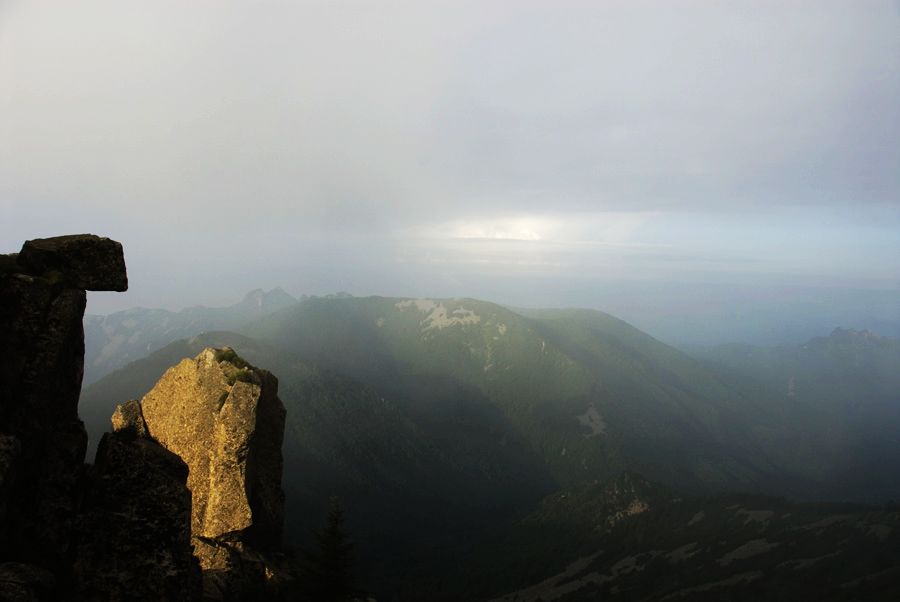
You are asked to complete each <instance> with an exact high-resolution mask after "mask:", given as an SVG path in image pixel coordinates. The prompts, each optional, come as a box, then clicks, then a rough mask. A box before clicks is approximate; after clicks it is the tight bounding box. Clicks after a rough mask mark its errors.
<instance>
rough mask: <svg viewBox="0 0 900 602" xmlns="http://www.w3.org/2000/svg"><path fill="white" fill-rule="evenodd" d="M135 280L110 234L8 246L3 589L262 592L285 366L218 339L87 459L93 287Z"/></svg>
mask: <svg viewBox="0 0 900 602" xmlns="http://www.w3.org/2000/svg"><path fill="white" fill-rule="evenodd" d="M127 287H128V278H127V275H126V272H125V259H124V256H123V252H122V245H120V244H119V243H117V242H115V241H113V240H110V239H108V238H100V237H98V236H94V235H91V234H83V235H74V236H61V237H57V238H47V239H41V240H32V241H28V242H26V243H25V244H24V246H23V247H22V250H21V252H20V253H18V254H11V255H0V352H2V357H3V362H0V600H21V601H44V600H54V601H56V600H73V601H74V600H78V601H83V600H84V601H97V602H99V601H101V600H103V601H107V600H117V601H121V602H124V601H132V600H133V601H135V602H137V601H139V600H158V601H173V602H174V601H177V602H194V601H197V600H200V599H201V598H204V599H209V600H243V599H254V600H255V599H264V596H265V595H266V594H267V593H270V592H271V591H272V583H273V582H277V580H278V579H277V574H276V573H277V570H276V569H275V568H274V565H273V564H272V562H271V560H270V559H271V558H272V557H274V556H275V555H276V553H277V552H278V550H279V549H280V546H281V536H282V524H283V505H284V493H283V492H282V490H281V470H282V458H281V442H282V437H283V433H284V419H285V410H284V406H283V405H282V403H281V401H280V400H279V399H278V395H277V392H278V381H277V379H275V377H274V376H272V375H271V374H269V373H268V372H266V371H265V370H259V369H257V368H254V367H252V366H250V365H249V364H247V363H246V362H244V361H243V360H242V359H240V358H239V357H238V356H237V354H236V353H234V351H232V350H231V349H227V348H226V349H223V350H218V351H217V350H213V349H207V350H205V351H204V352H203V353H201V354H200V355H199V356H198V357H197V358H196V359H194V360H184V361H183V362H181V364H179V365H178V366H176V367H174V368H172V369H170V370H169V371H168V372H167V373H166V374H165V375H164V376H163V378H162V379H161V380H160V382H159V383H158V384H157V385H156V387H154V388H153V390H152V391H150V393H148V394H147V396H146V397H144V399H143V401H142V402H138V401H129V402H126V403H123V404H121V405H120V406H119V407H118V408H116V411H115V413H114V415H113V416H112V426H113V432H112V433H107V434H106V435H105V436H104V437H103V439H102V441H101V442H100V446H99V449H98V452H97V457H96V462H95V465H93V466H85V464H84V455H85V447H86V442H87V435H86V433H85V430H84V425H83V424H82V422H81V420H80V419H79V418H78V397H79V392H80V388H81V379H82V374H83V367H84V330H83V327H82V319H83V315H84V309H85V304H86V293H85V291H86V290H113V291H124V290H125V289H126V288H127ZM201 567H202V569H203V572H202V578H201Z"/></svg>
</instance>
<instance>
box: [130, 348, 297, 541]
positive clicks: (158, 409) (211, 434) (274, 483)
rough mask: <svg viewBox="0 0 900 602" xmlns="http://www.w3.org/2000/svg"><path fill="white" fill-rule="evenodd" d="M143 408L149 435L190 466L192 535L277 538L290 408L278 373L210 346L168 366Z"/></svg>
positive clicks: (244, 538) (142, 403)
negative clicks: (283, 400) (287, 409)
mask: <svg viewBox="0 0 900 602" xmlns="http://www.w3.org/2000/svg"><path fill="white" fill-rule="evenodd" d="M141 410H142V413H143V419H144V421H145V423H146V425H147V430H148V432H149V434H150V436H151V437H153V438H154V439H156V440H157V441H159V443H160V444H162V445H163V446H164V447H165V448H166V449H168V450H170V451H172V452H173V453H175V454H177V455H178V456H179V457H180V458H181V459H182V460H184V462H185V463H186V464H187V465H188V467H189V468H190V475H189V476H188V487H189V488H190V490H191V492H192V496H193V506H194V507H193V511H192V517H191V525H192V530H193V532H194V534H195V535H197V536H202V537H206V538H217V537H225V536H227V537H228V538H229V539H235V540H236V539H240V540H242V541H244V542H246V543H248V544H252V545H254V546H256V547H258V548H261V549H266V548H277V547H278V546H279V545H280V543H281V526H282V523H283V503H284V493H283V492H282V490H281V469H282V458H281V442H282V437H283V433H284V418H285V410H284V406H283V405H282V403H281V400H280V399H278V380H277V379H276V378H275V377H274V376H272V375H271V374H270V373H268V372H266V371H265V370H259V369H257V368H253V367H252V366H249V364H247V363H246V362H244V361H243V360H242V359H240V358H239V357H238V356H237V355H236V354H235V353H234V352H233V351H232V350H230V349H228V348H225V349H222V350H215V349H211V348H207V349H205V350H203V351H202V352H201V353H200V354H199V355H198V356H197V357H196V358H194V359H185V360H182V361H181V363H179V364H178V365H177V366H175V367H173V368H170V369H169V370H167V371H166V373H165V374H164V375H163V377H162V378H161V379H160V380H159V382H158V383H156V386H155V387H153V389H152V390H151V391H150V392H149V393H147V394H146V395H145V396H144V398H143V399H142V400H141Z"/></svg>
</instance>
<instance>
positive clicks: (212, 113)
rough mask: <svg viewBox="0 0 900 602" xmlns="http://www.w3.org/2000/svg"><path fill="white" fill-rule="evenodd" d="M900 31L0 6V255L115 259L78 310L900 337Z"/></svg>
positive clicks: (616, 12) (523, 3)
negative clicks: (830, 317) (384, 301)
mask: <svg viewBox="0 0 900 602" xmlns="http://www.w3.org/2000/svg"><path fill="white" fill-rule="evenodd" d="M898 31H900V3H898V2H896V1H894V2H890V1H887V2H879V1H875V0H873V1H859V0H856V1H853V0H847V1H844V2H829V1H816V2H807V1H794V2H792V1H785V0H780V1H777V2H776V1H772V2H766V1H754V2H728V1H723V2H715V3H713V2H708V1H696V2H678V1H674V2H670V1H665V2H663V1H659V2H642V1H640V0H638V1H628V2H625V1H622V2H614V1H607V2H597V1H584V2H574V1H566V0H554V1H552V2H550V1H542V2H534V1H529V0H516V1H513V0H506V1H491V0H478V1H473V2H469V1H465V0H457V1H452V2H450V1H447V2H444V1H440V2H439V1H428V0H415V1H408V2H392V1H387V0H383V1H379V2H362V1H354V2H350V1H342V0H327V1H324V0H323V1H305V0H300V1H290V2H273V1H265V0H263V1H258V2H249V1H248V2H229V1H217V2H211V1H196V2H180V1H179V2H167V1H156V2H132V1H128V0H125V1H123V0H115V1H110V2H97V1H92V0H87V1H83V2H78V3H74V2H65V3H60V2H50V1H48V2H43V1H41V0H28V1H8V0H0V211H2V215H3V220H2V222H0V244H2V248H0V252H14V251H16V250H18V248H19V247H20V246H21V243H22V241H23V240H25V239H28V238H37V237H43V236H52V235H58V234H66V233H75V232H93V233H96V234H100V235H104V236H109V237H112V238H115V239H116V240H119V241H121V242H122V243H123V244H124V246H125V253H126V262H127V264H128V270H129V278H130V285H131V286H130V290H129V292H128V293H125V294H112V293H97V294H92V295H91V296H90V298H89V311H91V312H94V313H106V312H110V311H115V310H118V309H123V308H126V307H132V306H145V307H167V308H179V307H184V306H189V305H195V304H205V305H227V304H230V303H233V302H236V301H237V300H239V299H240V297H241V296H242V295H243V293H245V292H246V291H247V290H249V289H251V288H256V287H263V288H271V287H275V286H280V287H283V288H284V289H285V290H287V291H288V292H291V293H293V294H295V295H300V294H305V293H306V294H323V293H329V292H335V291H348V292H351V293H353V294H358V295H367V294H381V295H391V296H466V297H478V298H485V299H489V300H494V301H498V302H503V303H507V304H513V305H522V306H533V305H557V306H572V305H578V306H589V307H596V308H598V309H605V310H608V311H613V312H614V313H617V314H618V315H623V317H625V318H626V319H630V320H633V321H636V322H637V323H638V324H639V325H645V326H647V325H649V326H654V325H655V326H654V327H656V328H660V329H662V330H664V326H663V325H661V322H660V320H661V319H662V318H661V316H663V315H664V314H665V315H667V316H669V318H671V319H672V320H677V319H678V315H680V314H679V311H680V310H678V309H677V307H682V308H690V310H691V311H692V312H693V313H694V314H696V315H702V313H703V312H720V313H721V312H723V311H725V309H726V308H727V307H732V308H733V307H734V306H735V303H742V304H743V305H741V307H742V311H757V310H759V311H762V310H764V309H765V308H766V307H768V308H770V309H771V308H772V307H776V308H777V307H783V306H786V305H791V306H792V307H799V306H802V305H804V304H807V305H808V304H809V303H819V304H820V305H821V302H822V300H823V299H825V300H826V301H827V300H828V299H835V301H834V305H835V307H836V306H837V305H840V303H839V302H838V300H837V299H838V298H840V299H848V298H853V299H855V301H853V302H852V303H850V302H848V304H847V307H846V308H845V309H846V311H844V310H843V309H842V310H841V311H842V312H844V313H840V312H838V314H840V315H841V316H843V317H840V318H839V317H834V319H835V320H836V319H842V320H844V319H845V320H848V321H851V322H852V321H853V320H854V319H856V320H858V321H860V322H862V321H865V320H867V319H868V320H870V321H872V320H875V321H877V320H881V321H888V322H892V323H893V322H896V324H897V327H898V328H900V301H895V302H893V303H892V302H891V301H890V299H896V298H897V297H898V295H896V294H895V293H897V292H900V35H898ZM825 291H827V293H826V292H825ZM885 299H887V300H885ZM766 303H768V305H766ZM764 306H765V307H764ZM851 306H852V308H851ZM842 307H843V306H842ZM641 308H643V311H644V313H641V312H642V309H641ZM669 308H675V309H669ZM685 311H687V310H685ZM832 313H834V312H832ZM835 316H837V314H835ZM845 325H847V326H852V325H853V324H845Z"/></svg>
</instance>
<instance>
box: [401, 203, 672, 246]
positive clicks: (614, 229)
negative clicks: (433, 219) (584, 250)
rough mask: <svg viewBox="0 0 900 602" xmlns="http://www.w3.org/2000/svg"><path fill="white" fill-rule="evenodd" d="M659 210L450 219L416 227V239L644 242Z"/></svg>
mask: <svg viewBox="0 0 900 602" xmlns="http://www.w3.org/2000/svg"><path fill="white" fill-rule="evenodd" d="M655 215H657V214H656V213H655V212H612V211H610V212H597V213H575V214H571V213H569V214H556V215H524V216H523V215H520V216H514V217H479V216H472V217H469V218H466V219H457V220H449V221H447V222H443V223H439V224H426V225H423V226H420V227H414V228H413V229H412V232H413V233H414V237H415V238H419V239H431V240H446V239H450V240H496V241H501V240H508V241H526V242H545V243H551V242H552V243H554V244H555V245H560V244H561V245H565V244H580V243H604V244H640V241H639V240H637V239H636V238H635V236H636V233H637V232H638V230H639V229H640V228H641V226H642V225H643V224H644V223H645V222H647V221H648V220H650V219H652V218H653V217H654V216H655Z"/></svg>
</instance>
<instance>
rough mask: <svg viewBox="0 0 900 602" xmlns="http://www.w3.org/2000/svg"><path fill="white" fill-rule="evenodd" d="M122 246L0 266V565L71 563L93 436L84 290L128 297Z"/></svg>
mask: <svg viewBox="0 0 900 602" xmlns="http://www.w3.org/2000/svg"><path fill="white" fill-rule="evenodd" d="M127 286H128V280H127V277H126V274H125V260H124V256H123V253H122V245H120V244H119V243H117V242H115V241H113V240H110V239H108V238H100V237H98V236H94V235H90V234H83V235H75V236H63V237H58V238H47V239H41V240H33V241H28V242H26V243H25V245H24V246H23V247H22V251H21V252H20V253H18V254H12V255H4V256H0V353H2V357H3V361H2V362H0V437H2V438H3V440H4V441H5V443H3V444H2V445H0V480H2V482H0V561H3V560H15V561H17V562H21V563H27V564H34V565H37V566H38V567H43V568H44V569H46V570H50V571H51V572H52V573H54V574H57V575H59V574H61V573H64V572H65V570H66V567H67V564H68V562H69V559H68V555H67V554H68V551H69V548H70V541H71V534H72V528H73V525H74V521H75V515H76V511H77V501H78V497H79V491H78V487H79V479H80V476H81V474H82V467H83V464H84V454H85V446H86V442H87V434H86V433H85V430H84V425H83V424H82V422H81V420H79V419H78V396H79V392H80V389H81V377H82V369H83V361H84V332H83V329H82V316H83V315H84V308H85V303H86V294H85V290H86V289H89V290H125V288H127Z"/></svg>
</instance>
